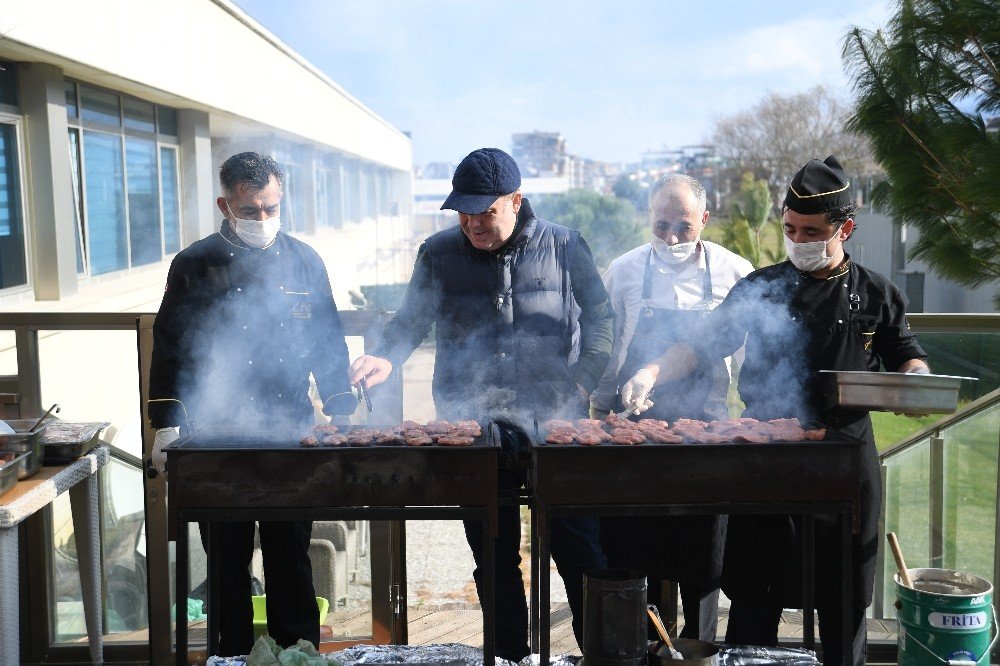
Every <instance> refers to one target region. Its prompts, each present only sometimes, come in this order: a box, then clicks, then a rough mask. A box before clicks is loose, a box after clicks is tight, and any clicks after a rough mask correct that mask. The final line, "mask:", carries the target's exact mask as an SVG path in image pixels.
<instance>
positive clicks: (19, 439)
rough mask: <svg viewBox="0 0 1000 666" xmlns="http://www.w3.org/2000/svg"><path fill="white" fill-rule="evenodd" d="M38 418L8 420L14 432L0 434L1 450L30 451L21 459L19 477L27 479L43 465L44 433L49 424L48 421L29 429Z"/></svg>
mask: <svg viewBox="0 0 1000 666" xmlns="http://www.w3.org/2000/svg"><path fill="white" fill-rule="evenodd" d="M37 421H38V419H12V420H8V421H7V425H9V426H10V427H11V428H13V429H14V432H13V433H3V434H0V451H14V452H17V453H22V452H25V453H28V454H29V455H28V456H27V457H25V458H23V459H22V460H21V466H20V469H19V471H18V473H17V478H18V479H27V478H28V477H29V476H31V475H33V474H34V473H35V472H37V471H38V470H39V469H41V467H42V458H43V452H42V437H41V436H42V433H44V432H45V429H46V428H47V427H48V425H49V423H50V422H49V421H46V422H44V423H42V424H41V425H39V426H38V427H37V428H35V429H34V430H29V428H31V426H33V425H34V424H35V423H36V422H37Z"/></svg>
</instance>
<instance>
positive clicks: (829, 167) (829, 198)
mask: <svg viewBox="0 0 1000 666" xmlns="http://www.w3.org/2000/svg"><path fill="white" fill-rule="evenodd" d="M850 186H851V183H850V181H848V180H847V174H846V173H844V167H842V166H840V162H838V161H837V158H836V157H834V156H833V155H830V156H829V157H827V158H826V159H825V160H823V161H822V162H821V161H819V160H809V161H808V162H806V165H805V166H804V167H802V168H801V169H799V170H798V172H797V173H796V174H795V175H794V176H792V182H791V184H790V185H789V186H788V193H787V194H785V206H787V207H788V208H789V209H791V210H794V211H795V212H796V213H801V214H802V215H815V214H817V213H829V212H830V211H834V210H837V209H839V208H844V207H845V206H850V205H851V204H852V203H854V201H853V199H852V198H851V193H850V192H849V191H848V188H849V187H850Z"/></svg>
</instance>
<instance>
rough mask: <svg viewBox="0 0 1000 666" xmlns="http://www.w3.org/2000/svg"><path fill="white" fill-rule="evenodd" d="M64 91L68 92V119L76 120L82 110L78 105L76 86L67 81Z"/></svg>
mask: <svg viewBox="0 0 1000 666" xmlns="http://www.w3.org/2000/svg"><path fill="white" fill-rule="evenodd" d="M64 89H65V91H66V117H67V118H76V117H77V116H78V115H79V113H80V109H79V108H78V107H77V105H76V84H75V83H73V82H72V81H67V82H66V83H65V85H64Z"/></svg>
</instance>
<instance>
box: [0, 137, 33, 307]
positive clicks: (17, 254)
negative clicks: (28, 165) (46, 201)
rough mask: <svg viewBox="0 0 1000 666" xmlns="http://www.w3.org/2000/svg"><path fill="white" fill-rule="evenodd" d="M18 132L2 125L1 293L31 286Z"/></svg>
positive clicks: (0, 198)
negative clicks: (26, 285)
mask: <svg viewBox="0 0 1000 666" xmlns="http://www.w3.org/2000/svg"><path fill="white" fill-rule="evenodd" d="M16 130H17V128H16V126H15V125H12V124H8V123H0V289H8V288H10V287H18V286H21V285H24V284H27V283H28V271H27V266H26V263H25V251H24V216H23V214H22V207H21V183H20V174H19V173H18V159H17V155H18V151H17V132H16Z"/></svg>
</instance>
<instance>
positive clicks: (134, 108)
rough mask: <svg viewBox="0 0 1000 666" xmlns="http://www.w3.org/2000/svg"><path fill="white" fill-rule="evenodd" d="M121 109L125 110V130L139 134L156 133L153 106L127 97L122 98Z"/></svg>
mask: <svg viewBox="0 0 1000 666" xmlns="http://www.w3.org/2000/svg"><path fill="white" fill-rule="evenodd" d="M122 108H123V109H124V110H125V128H126V129H134V130H139V131H141V132H155V131H156V116H155V115H154V113H153V105H152V104H150V103H149V102H143V101H142V100H138V99H131V98H129V97H123V98H122Z"/></svg>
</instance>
